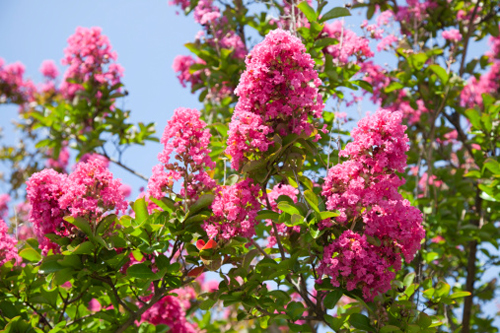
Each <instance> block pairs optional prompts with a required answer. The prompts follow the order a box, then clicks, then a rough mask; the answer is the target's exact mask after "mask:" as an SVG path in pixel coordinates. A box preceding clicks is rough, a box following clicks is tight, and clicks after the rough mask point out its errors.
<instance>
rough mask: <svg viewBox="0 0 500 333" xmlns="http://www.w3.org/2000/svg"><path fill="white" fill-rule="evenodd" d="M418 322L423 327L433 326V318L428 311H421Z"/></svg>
mask: <svg viewBox="0 0 500 333" xmlns="http://www.w3.org/2000/svg"><path fill="white" fill-rule="evenodd" d="M417 324H418V326H420V327H421V328H427V327H429V326H431V324H432V319H431V317H429V316H428V315H427V314H426V313H424V312H421V313H420V314H419V315H418V319H417Z"/></svg>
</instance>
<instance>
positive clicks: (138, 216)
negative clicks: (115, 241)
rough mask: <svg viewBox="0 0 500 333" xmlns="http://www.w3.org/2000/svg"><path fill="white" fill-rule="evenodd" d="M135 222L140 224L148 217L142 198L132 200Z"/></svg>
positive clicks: (144, 201)
mask: <svg viewBox="0 0 500 333" xmlns="http://www.w3.org/2000/svg"><path fill="white" fill-rule="evenodd" d="M134 212H135V222H136V225H141V224H143V223H144V222H146V220H147V219H148V217H149V213H148V207H147V205H146V200H144V198H139V199H137V200H136V201H135V202H134Z"/></svg>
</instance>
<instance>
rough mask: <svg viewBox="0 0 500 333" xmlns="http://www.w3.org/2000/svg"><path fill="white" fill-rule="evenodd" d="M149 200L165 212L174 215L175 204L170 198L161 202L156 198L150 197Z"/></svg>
mask: <svg viewBox="0 0 500 333" xmlns="http://www.w3.org/2000/svg"><path fill="white" fill-rule="evenodd" d="M149 200H151V201H152V202H154V203H155V204H156V205H158V207H160V208H161V209H163V211H165V212H168V213H170V214H172V208H173V202H171V201H172V200H171V199H169V198H162V199H161V200H158V199H156V198H153V197H149Z"/></svg>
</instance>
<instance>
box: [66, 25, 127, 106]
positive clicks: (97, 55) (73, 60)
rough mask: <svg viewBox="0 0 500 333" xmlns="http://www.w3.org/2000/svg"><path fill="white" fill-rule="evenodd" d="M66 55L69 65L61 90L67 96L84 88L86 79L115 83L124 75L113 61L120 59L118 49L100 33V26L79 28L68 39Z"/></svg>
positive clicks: (110, 84) (121, 69)
mask: <svg viewBox="0 0 500 333" xmlns="http://www.w3.org/2000/svg"><path fill="white" fill-rule="evenodd" d="M64 55H65V57H64V58H63V60H62V63H63V65H68V66H69V68H68V69H67V70H66V72H65V73H64V78H63V82H62V84H61V87H60V89H61V91H63V93H64V94H65V96H66V97H67V98H72V97H73V96H74V94H75V93H76V92H77V91H78V90H81V89H83V86H82V84H83V83H84V82H88V81H90V80H93V82H94V84H106V85H109V86H113V85H115V84H117V83H120V80H121V77H122V76H123V68H122V67H121V66H120V65H118V64H116V63H114V62H113V61H116V59H117V55H116V52H114V51H112V49H111V44H110V43H109V40H108V38H107V37H106V36H104V35H102V34H101V28H98V27H93V28H90V29H89V28H83V27H78V28H76V32H75V34H74V35H72V36H70V37H69V38H68V47H67V48H66V49H65V50H64ZM68 80H76V81H77V83H70V82H68Z"/></svg>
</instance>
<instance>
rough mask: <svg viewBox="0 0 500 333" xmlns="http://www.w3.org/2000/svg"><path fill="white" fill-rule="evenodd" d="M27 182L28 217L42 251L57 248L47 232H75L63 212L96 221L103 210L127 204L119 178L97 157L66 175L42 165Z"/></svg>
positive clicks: (117, 208) (64, 233) (112, 209)
mask: <svg viewBox="0 0 500 333" xmlns="http://www.w3.org/2000/svg"><path fill="white" fill-rule="evenodd" d="M26 185H27V186H26V194H27V195H26V197H27V199H28V201H29V203H30V204H31V206H32V209H31V210H30V213H29V221H30V222H31V223H32V225H33V229H34V232H35V235H36V236H37V238H38V241H39V243H40V248H41V249H42V250H43V251H42V252H43V254H47V253H48V251H49V250H51V249H53V250H54V251H57V249H58V245H57V244H54V243H52V242H50V241H49V239H48V238H46V237H45V235H46V234H49V233H54V234H56V235H58V236H62V237H67V236H69V235H72V234H76V233H77V232H76V229H75V227H74V226H73V225H71V224H70V223H68V222H65V221H64V219H63V218H64V217H65V216H69V215H71V216H73V217H83V218H85V219H87V220H88V221H89V222H90V223H91V224H92V223H94V224H96V223H98V222H99V221H100V219H101V217H102V216H103V214H105V213H108V212H109V211H116V212H118V211H125V209H126V208H127V203H126V201H125V200H124V197H123V195H122V193H121V192H120V186H121V182H120V180H118V179H113V175H112V174H111V172H110V171H109V170H108V169H107V168H106V165H105V163H104V162H102V161H101V160H99V159H94V160H90V161H89V162H88V163H84V162H80V163H78V164H77V166H76V169H75V170H74V171H73V172H72V173H71V174H70V175H68V176H67V175H65V174H60V173H57V172H56V171H54V170H53V169H44V170H42V171H40V172H37V173H34V174H33V175H32V176H31V178H30V179H29V180H28V181H27V182H26Z"/></svg>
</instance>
